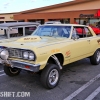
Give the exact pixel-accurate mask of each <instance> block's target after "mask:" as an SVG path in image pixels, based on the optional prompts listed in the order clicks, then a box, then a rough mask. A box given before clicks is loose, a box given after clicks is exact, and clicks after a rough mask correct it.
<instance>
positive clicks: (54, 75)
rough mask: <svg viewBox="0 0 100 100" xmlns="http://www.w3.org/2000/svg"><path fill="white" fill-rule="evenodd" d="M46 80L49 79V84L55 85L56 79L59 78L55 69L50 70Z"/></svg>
mask: <svg viewBox="0 0 100 100" xmlns="http://www.w3.org/2000/svg"><path fill="white" fill-rule="evenodd" d="M48 78H49V83H50V84H51V85H55V84H56V83H57V82H58V78H59V73H58V70H57V69H53V70H51V72H50V74H49V77H48Z"/></svg>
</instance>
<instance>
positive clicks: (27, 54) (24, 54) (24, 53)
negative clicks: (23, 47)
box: [23, 51, 29, 59]
mask: <svg viewBox="0 0 100 100" xmlns="http://www.w3.org/2000/svg"><path fill="white" fill-rule="evenodd" d="M28 56H29V53H28V52H27V51H25V52H23V57H24V59H28Z"/></svg>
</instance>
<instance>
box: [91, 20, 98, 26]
mask: <svg viewBox="0 0 100 100" xmlns="http://www.w3.org/2000/svg"><path fill="white" fill-rule="evenodd" d="M99 21H100V19H99V18H93V19H90V25H91V26H96V25H97V23H98V22H99Z"/></svg>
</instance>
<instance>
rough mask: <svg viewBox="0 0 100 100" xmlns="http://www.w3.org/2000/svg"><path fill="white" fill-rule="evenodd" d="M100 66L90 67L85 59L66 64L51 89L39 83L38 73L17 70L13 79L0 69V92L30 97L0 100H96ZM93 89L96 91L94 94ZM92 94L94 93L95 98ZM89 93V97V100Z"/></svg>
mask: <svg viewBox="0 0 100 100" xmlns="http://www.w3.org/2000/svg"><path fill="white" fill-rule="evenodd" d="M99 67H100V65H97V66H94V65H91V64H90V62H89V60H88V59H83V60H80V61H77V62H75V63H72V64H69V65H67V66H65V67H64V69H63V70H62V75H61V79H60V83H59V85H58V86H57V87H56V88H54V89H51V90H48V89H45V88H44V87H42V85H41V83H40V80H39V79H40V76H39V75H38V74H29V73H27V72H25V71H21V73H20V75H18V76H16V77H9V76H7V75H3V74H4V72H3V68H2V66H1V67H0V92H3V91H8V92H22V91H24V92H30V97H21V98H18V97H11V98H5V97H2V100H6V99H7V100H13V99H15V100H20V99H21V100H27V99H28V100H85V99H86V98H87V99H86V100H91V99H88V98H93V100H99V99H100V97H99V92H100V91H99V85H100V71H99V70H100V68H99ZM95 90H97V92H98V93H97V92H95ZM95 93H97V94H96V95H95ZM91 94H92V95H93V96H92V97H91Z"/></svg>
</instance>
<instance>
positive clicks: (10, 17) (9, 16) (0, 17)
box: [0, 13, 20, 23]
mask: <svg viewBox="0 0 100 100" xmlns="http://www.w3.org/2000/svg"><path fill="white" fill-rule="evenodd" d="M16 14H17V13H3V14H0V23H8V22H17V20H15V19H14V15H16ZM19 21H20V20H19Z"/></svg>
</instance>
